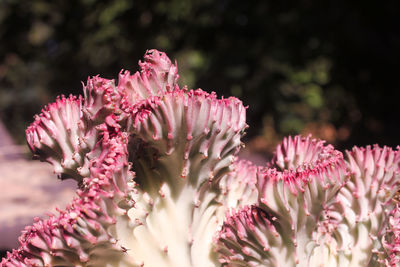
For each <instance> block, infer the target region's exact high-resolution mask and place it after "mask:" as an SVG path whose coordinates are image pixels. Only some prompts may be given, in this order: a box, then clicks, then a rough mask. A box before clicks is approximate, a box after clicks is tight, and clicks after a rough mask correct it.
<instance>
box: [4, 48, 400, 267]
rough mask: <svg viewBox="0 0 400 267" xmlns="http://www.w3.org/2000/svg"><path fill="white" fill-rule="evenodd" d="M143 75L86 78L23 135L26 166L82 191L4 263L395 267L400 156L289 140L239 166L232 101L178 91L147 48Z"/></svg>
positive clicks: (238, 114) (159, 57) (399, 249)
mask: <svg viewBox="0 0 400 267" xmlns="http://www.w3.org/2000/svg"><path fill="white" fill-rule="evenodd" d="M139 65H140V68H141V69H140V71H139V72H136V73H135V74H133V75H131V74H130V73H129V72H128V71H123V72H121V73H120V75H119V81H118V84H115V82H114V80H107V79H103V78H100V77H97V76H96V77H93V78H90V79H88V81H87V83H86V85H84V87H83V95H84V96H83V97H81V96H79V97H74V96H70V97H68V98H66V97H64V96H61V97H59V98H58V99H57V100H56V102H55V103H53V104H50V105H48V106H47V107H46V108H45V109H44V110H43V111H42V114H41V115H39V116H36V118H35V121H34V122H33V123H32V125H31V126H30V127H29V128H28V129H27V131H26V134H27V140H28V144H29V147H30V148H31V150H32V151H33V153H34V155H35V156H37V157H38V158H39V159H41V160H43V161H47V162H49V163H51V164H52V165H53V166H54V172H55V173H56V174H57V175H58V176H59V177H60V178H61V179H67V178H72V179H75V180H76V181H77V182H78V184H79V189H78V190H77V197H76V199H74V200H72V202H71V204H70V205H69V206H68V207H67V208H66V209H65V210H64V211H60V212H59V214H58V215H50V216H49V218H47V219H43V220H41V219H37V220H36V222H35V223H34V224H33V226H28V227H26V228H25V230H24V231H23V233H22V236H21V237H20V238H19V241H20V247H19V248H18V249H16V250H13V251H12V252H11V253H9V254H8V255H7V257H6V258H4V259H3V260H2V262H1V266H150V267H163V266H174V267H178V266H179V267H190V266H196V267H207V266H296V265H297V266H397V265H399V262H400V208H399V205H398V203H397V191H398V190H399V187H400V184H399V178H400V177H399V175H400V174H399V168H400V167H399V164H400V152H399V150H392V149H391V148H388V147H383V148H381V147H378V146H374V147H369V146H368V147H366V148H357V147H355V148H354V149H353V150H352V151H347V152H346V153H345V156H344V155H343V154H342V153H341V152H339V151H337V150H335V149H334V148H333V147H332V146H331V145H325V144H324V142H323V141H320V140H315V139H312V138H311V137H300V136H296V137H294V138H292V137H289V138H286V139H284V141H283V143H282V144H280V145H278V147H277V149H276V152H275V156H274V158H273V159H272V161H271V162H270V163H268V164H266V166H264V167H257V166H255V165H253V164H252V163H250V162H247V161H239V160H238V159H237V157H236V154H237V152H238V151H239V148H240V147H241V146H242V143H241V141H240V138H241V136H242V135H243V133H244V130H245V129H246V127H247V125H246V123H245V107H243V105H242V103H241V102H240V101H239V100H238V99H236V98H233V97H230V98H225V99H224V98H222V99H218V98H217V96H216V94H215V93H211V94H210V93H206V92H204V91H202V90H200V89H197V90H188V89H187V88H186V87H183V88H181V87H179V86H178V84H177V80H178V74H177V66H176V64H173V63H171V61H170V60H169V58H168V57H167V56H166V55H165V54H164V53H160V52H158V51H156V50H151V51H148V52H147V53H146V55H145V57H144V61H143V62H139Z"/></svg>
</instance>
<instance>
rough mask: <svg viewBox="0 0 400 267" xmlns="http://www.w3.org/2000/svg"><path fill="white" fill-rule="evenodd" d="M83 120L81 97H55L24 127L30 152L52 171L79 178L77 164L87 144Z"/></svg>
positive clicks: (79, 163) (80, 164)
mask: <svg viewBox="0 0 400 267" xmlns="http://www.w3.org/2000/svg"><path fill="white" fill-rule="evenodd" d="M85 131H86V129H85V123H84V121H83V120H82V98H81V97H78V98H77V97H75V96H70V97H69V98H65V97H64V96H61V97H59V98H57V100H56V102H55V103H51V104H49V105H48V106H47V107H45V108H44V109H43V110H42V114H40V115H39V116H35V121H34V122H33V123H32V124H31V125H30V126H29V127H28V129H27V130H26V139H27V141H28V145H29V147H30V149H31V150H32V152H33V153H34V154H35V155H36V156H37V157H39V158H40V159H41V160H44V161H47V162H49V163H51V164H52V165H53V167H54V172H55V173H56V174H58V175H60V176H61V178H63V177H72V178H74V179H76V180H78V181H80V180H81V177H82V175H81V173H80V172H79V170H80V169H79V167H81V166H82V165H83V162H84V155H83V154H84V153H82V150H85V149H86V143H85V141H83V138H84V136H85Z"/></svg>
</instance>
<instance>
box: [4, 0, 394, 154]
mask: <svg viewBox="0 0 400 267" xmlns="http://www.w3.org/2000/svg"><path fill="white" fill-rule="evenodd" d="M398 12H399V8H398V6H397V4H396V1H392V2H390V1H385V2H381V1H362V2H358V1H346V0H336V1H311V0H300V1H293V3H289V1H233V0H220V1H216V0H215V1H211V0H202V1H183V0H171V1H159V0H158V1H149V0H148V1H129V0H113V1H103V0H102V1H100V0H69V1H67V0H53V1H47V0H43V1H41V0H35V1H18V0H2V1H0V119H1V120H2V121H3V123H4V124H5V125H6V126H7V128H8V130H9V131H10V132H11V134H12V135H13V136H14V137H15V138H16V139H17V141H18V142H19V143H23V142H24V130H25V128H26V127H27V125H28V124H29V123H30V122H31V121H32V116H33V115H34V114H35V113H38V112H39V111H40V109H41V107H42V106H43V105H45V104H46V103H48V102H50V101H53V100H54V99H55V97H56V95H59V94H70V93H72V94H80V93H81V81H85V80H86V79H87V77H88V76H89V75H96V74H101V75H102V76H103V77H106V78H116V77H117V74H118V73H119V71H120V69H121V68H124V69H128V70H131V71H136V70H137V61H138V60H139V59H141V58H142V56H143V54H144V52H145V51H146V49H150V48H157V49H159V50H162V51H165V52H167V53H168V55H169V56H170V57H171V58H173V59H177V61H178V65H179V68H180V74H181V79H180V84H181V85H183V84H187V85H188V86H189V87H192V88H197V87H201V88H203V89H204V90H207V91H216V92H217V93H218V95H224V96H230V95H234V96H237V97H239V98H241V99H242V100H243V102H244V103H245V105H248V106H249V109H248V124H249V125H250V128H249V130H248V134H247V136H246V142H247V143H248V147H249V148H250V150H251V151H254V152H255V153H261V154H268V153H270V151H271V150H272V149H273V147H274V146H275V144H276V142H278V141H279V140H280V139H281V138H282V137H283V136H286V135H289V134H297V133H302V134H308V133H312V134H313V135H315V136H317V137H320V138H323V139H326V140H327V141H328V142H330V143H333V144H335V145H336V146H337V147H339V148H340V149H343V148H350V147H351V146H352V145H366V144H374V143H379V144H381V145H383V144H386V145H390V146H395V145H397V144H400V142H399V133H400V126H399V123H398V122H399V120H398V116H399V114H400V113H399V107H400V105H399V95H400V93H399V89H400V88H399V76H398V71H399V69H400V68H399V67H400V64H399V59H400V33H399V15H398Z"/></svg>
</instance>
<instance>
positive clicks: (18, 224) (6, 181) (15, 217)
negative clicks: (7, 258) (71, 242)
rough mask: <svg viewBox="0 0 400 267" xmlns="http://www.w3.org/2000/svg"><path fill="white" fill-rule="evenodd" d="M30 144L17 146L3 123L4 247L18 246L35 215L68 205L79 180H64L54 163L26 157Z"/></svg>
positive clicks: (0, 218) (0, 206) (0, 220)
mask: <svg viewBox="0 0 400 267" xmlns="http://www.w3.org/2000/svg"><path fill="white" fill-rule="evenodd" d="M29 153H30V152H29V151H28V149H27V146H17V145H15V143H14V142H13V140H12V138H11V137H10V136H9V134H8V133H7V132H6V130H5V129H4V127H3V125H2V123H1V122H0V192H1V193H0V250H5V249H11V248H16V247H17V246H18V239H17V237H18V236H19V235H20V233H21V230H23V229H24V227H25V225H30V224H32V223H33V218H34V217H37V216H39V217H45V216H46V215H45V213H46V212H55V211H56V207H59V208H61V209H62V208H64V207H65V204H67V203H68V202H69V200H70V199H72V197H73V196H74V188H75V187H76V183H74V182H73V181H69V180H67V181H63V182H62V183H61V181H60V180H58V179H57V177H56V176H55V175H54V174H53V172H52V169H51V166H50V164H47V163H44V162H39V161H32V160H28V159H26V158H25V156H26V155H28V154H29Z"/></svg>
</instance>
